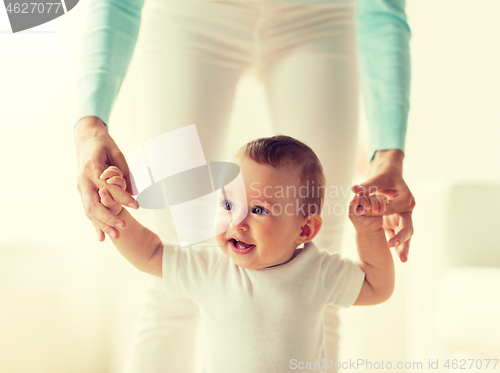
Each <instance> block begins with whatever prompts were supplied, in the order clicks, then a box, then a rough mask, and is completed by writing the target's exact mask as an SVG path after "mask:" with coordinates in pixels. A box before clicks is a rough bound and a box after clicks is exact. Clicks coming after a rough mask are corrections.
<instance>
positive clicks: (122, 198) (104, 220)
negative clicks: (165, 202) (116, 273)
mask: <svg viewBox="0 0 500 373" xmlns="http://www.w3.org/2000/svg"><path fill="white" fill-rule="evenodd" d="M73 132H74V137H75V147H76V158H77V163H78V171H77V188H78V191H79V192H80V196H81V199H82V204H83V207H84V209H85V215H86V216H87V218H88V219H89V220H90V221H92V224H93V225H94V227H95V230H96V232H97V238H98V240H99V241H104V239H105V237H106V236H105V234H104V233H107V234H108V235H110V236H111V237H114V238H119V237H120V233H119V232H118V230H117V229H116V228H121V229H124V228H125V227H126V223H125V221H124V220H123V219H120V218H118V217H117V216H116V215H114V214H112V213H111V211H109V210H108V209H107V208H106V207H104V205H102V204H101V199H100V197H99V188H102V187H103V186H104V185H106V182H105V180H101V179H100V178H99V176H100V175H101V174H102V172H103V171H104V170H105V169H106V168H107V167H108V166H116V167H118V168H119V169H120V170H121V171H122V172H123V177H124V178H125V180H126V182H127V189H126V190H121V192H120V193H118V194H117V195H116V196H113V197H114V198H115V200H116V201H117V202H119V203H121V204H122V205H124V206H129V207H132V208H135V209H137V208H138V206H137V204H136V202H135V199H134V198H133V197H132V196H131V194H133V192H132V187H131V183H130V173H129V168H128V165H127V161H126V160H125V157H124V155H123V153H122V152H121V151H120V149H118V146H117V145H116V143H115V142H114V140H113V139H112V138H111V136H110V135H109V133H108V130H107V128H106V126H105V125H104V123H103V122H102V121H101V120H100V119H99V118H97V117H90V116H89V117H84V118H82V119H80V120H79V121H78V123H77V125H76V126H75V128H74V131H73ZM120 225H121V226H120Z"/></svg>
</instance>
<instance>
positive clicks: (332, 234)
mask: <svg viewBox="0 0 500 373" xmlns="http://www.w3.org/2000/svg"><path fill="white" fill-rule="evenodd" d="M143 6H144V9H143ZM404 8H405V2H404V0H357V2H356V3H355V1H354V0H280V1H267V0H257V1H237V0H232V1H224V2H220V1H211V0H205V1H204V0H200V1H195V0H186V1H183V0H148V1H147V2H146V4H145V5H144V2H143V0H91V1H90V4H89V14H88V17H87V25H86V33H85V37H84V40H83V51H82V56H81V58H82V60H81V71H80V76H79V81H78V92H79V107H78V117H77V119H78V121H77V123H76V125H75V128H74V134H75V144H76V151H77V159H78V190H79V192H80V194H81V197H82V203H83V206H84V209H85V214H86V216H87V217H88V218H89V219H90V220H91V221H92V223H93V225H94V227H95V229H96V231H97V235H98V239H99V241H103V240H104V238H105V233H107V234H108V235H112V236H115V237H118V236H119V234H120V233H119V230H120V229H123V227H122V226H121V225H123V223H124V222H123V221H122V220H121V219H119V218H118V217H116V216H114V215H113V214H111V212H110V211H109V210H107V209H106V208H105V207H104V206H103V205H101V203H100V199H99V196H98V193H97V189H98V187H99V186H100V185H101V184H102V181H101V180H99V175H100V174H101V173H102V171H103V170H104V169H105V168H106V167H107V166H109V165H116V166H118V167H119V168H120V169H121V170H124V173H125V178H126V180H127V192H129V193H126V192H123V194H122V195H121V196H118V197H117V200H118V201H119V202H120V203H122V204H123V205H129V206H134V207H135V208H137V206H135V201H134V199H133V198H132V196H131V195H130V193H131V185H130V178H129V173H128V167H127V164H126V161H125V158H124V156H123V154H122V153H121V151H120V150H119V148H118V147H117V145H116V144H115V142H114V141H113V139H112V138H111V136H110V135H109V133H108V125H109V117H110V112H111V109H112V106H113V103H114V102H115V99H116V96H117V95H118V92H119V90H120V86H121V83H122V81H123V79H124V76H125V74H126V71H127V68H128V65H129V62H130V59H131V57H132V54H133V52H134V48H135V45H136V41H137V37H138V33H139V26H140V24H141V12H142V19H143V21H142V27H141V38H140V41H141V42H140V43H139V45H140V47H141V48H140V49H139V50H138V53H139V56H138V57H139V73H140V95H141V109H142V113H143V114H142V115H143V117H142V122H143V123H144V125H145V133H144V138H146V139H150V138H153V137H155V136H158V135H160V134H162V133H164V132H167V131H169V130H173V129H176V128H179V127H183V126H187V125H190V124H193V123H195V124H196V126H197V130H198V133H199V136H200V140H201V143H202V146H203V150H204V154H205V157H206V159H207V162H210V161H220V160H223V159H226V157H227V155H228V153H226V148H225V147H224V145H225V137H226V133H227V128H228V123H229V120H230V116H231V112H232V108H233V101H234V95H235V89H236V86H237V83H238V81H239V80H240V78H241V77H242V76H243V75H244V74H245V73H248V72H252V73H253V74H255V76H256V78H258V79H259V80H260V81H261V82H262V83H263V85H264V88H265V90H266V94H267V98H268V102H269V111H270V114H271V119H272V125H273V132H275V133H282V134H286V135H290V136H293V137H296V138H298V139H300V140H302V141H304V142H306V143H307V144H308V145H310V146H311V147H312V148H313V149H314V150H315V152H316V153H317V154H318V156H319V158H320V160H321V161H322V163H323V165H324V168H325V170H324V171H325V175H326V178H327V182H328V186H329V189H327V190H332V189H331V188H330V187H334V188H338V189H339V190H342V189H341V188H343V190H349V189H348V188H349V187H350V184H351V180H352V177H353V172H354V161H355V150H356V139H357V123H358V122H357V121H358V118H357V114H358V72H357V71H358V64H357V61H358V57H359V71H360V77H361V86H362V88H363V94H364V100H365V106H366V114H367V117H368V123H369V130H370V156H369V159H368V161H369V162H370V172H369V175H368V180H367V181H366V182H365V183H363V184H362V185H361V186H354V187H352V191H353V192H355V193H368V190H366V189H365V188H366V187H369V186H373V187H376V188H378V189H377V190H378V192H379V193H384V194H386V195H388V196H389V197H390V198H392V201H391V203H390V204H389V206H388V210H387V211H386V216H384V229H385V230H386V233H387V235H388V236H389V237H390V238H391V239H390V240H389V245H390V246H395V247H396V251H397V252H398V254H399V257H400V259H401V261H403V262H405V261H406V260H407V257H408V252H409V244H410V237H411V235H412V234H413V226H412V221H411V213H412V210H413V208H414V206H415V201H414V199H413V196H412V194H411V192H410V190H409V189H408V187H407V185H406V183H405V182H404V180H403V177H402V163H403V157H404V153H403V152H404V143H405V137H406V125H407V118H408V110H409V86H410V57H409V39H410V29H409V27H408V24H407V21H406V15H405V11H404ZM355 21H356V22H355ZM356 40H357V50H356ZM232 148H233V147H230V149H229V150H234V149H232ZM347 197H348V196H347V195H344V194H342V193H340V194H339V195H331V194H330V193H329V196H328V198H327V199H326V200H325V206H329V208H328V209H327V208H325V210H324V211H325V213H323V229H322V231H321V232H320V234H319V235H318V236H317V238H316V239H315V242H316V244H317V245H318V247H320V248H325V249H327V250H330V251H339V250H340V241H341V233H342V226H343V223H344V221H345V212H344V210H345V209H340V208H338V207H339V205H343V206H346V204H347V200H348V198H347ZM155 218H156V227H155V230H156V232H157V233H158V234H159V235H160V237H162V238H163V239H168V240H176V239H177V237H176V233H175V229H174V225H173V222H172V219H171V216H170V214H169V212H168V210H161V211H155ZM125 229H126V227H125ZM197 321H198V309H197V307H196V306H195V305H194V304H193V303H192V302H191V301H190V300H188V299H181V298H176V299H173V298H167V296H166V295H165V293H164V291H163V286H162V283H161V281H159V280H156V279H151V283H150V285H149V287H148V290H147V294H146V298H145V302H144V304H143V306H142V309H141V313H140V317H139V323H138V325H137V328H136V334H135V337H134V341H133V343H132V347H131V354H130V355H129V359H128V362H127V364H126V370H127V372H134V373H135V372H137V373H139V372H141V373H153V372H158V373H160V372H175V373H184V372H192V371H193V367H194V365H195V362H196V360H197V358H198V357H197V355H193V354H194V353H195V352H197V350H196V349H195V348H193V345H192V343H193V341H196V337H195V336H196V330H197ZM324 324H325V353H326V358H328V359H329V360H333V361H337V350H338V334H337V329H338V316H337V310H336V309H335V308H333V307H329V308H327V310H325V315H324ZM284 368H285V369H286V368H287V367H284Z"/></svg>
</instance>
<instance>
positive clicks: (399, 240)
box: [388, 213, 413, 246]
mask: <svg viewBox="0 0 500 373" xmlns="http://www.w3.org/2000/svg"><path fill="white" fill-rule="evenodd" d="M399 215H400V221H399V224H398V229H397V234H396V235H395V236H394V237H392V238H391V239H390V240H389V242H388V244H389V246H399V245H402V244H403V243H404V242H406V241H408V240H409V239H410V238H411V236H412V235H413V223H412V221H411V213H404V214H399Z"/></svg>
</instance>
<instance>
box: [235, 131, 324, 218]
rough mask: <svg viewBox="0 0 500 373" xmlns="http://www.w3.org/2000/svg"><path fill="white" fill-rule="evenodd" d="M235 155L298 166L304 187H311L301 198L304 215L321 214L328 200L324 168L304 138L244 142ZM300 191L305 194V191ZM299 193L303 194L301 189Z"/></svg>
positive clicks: (281, 137) (263, 139) (279, 165)
mask: <svg viewBox="0 0 500 373" xmlns="http://www.w3.org/2000/svg"><path fill="white" fill-rule="evenodd" d="M235 155H236V156H247V157H249V158H250V159H252V160H253V161H254V162H257V163H259V164H267V165H270V166H272V167H274V168H279V167H282V166H291V167H294V168H296V169H297V170H298V174H299V178H300V187H306V188H307V194H306V197H302V196H300V197H299V200H300V201H301V203H303V204H304V205H305V209H304V210H305V213H304V215H312V214H318V215H321V210H322V207H323V202H324V199H325V176H324V174H323V167H322V166H321V162H320V161H319V159H318V157H317V156H316V154H315V153H314V151H313V150H312V149H311V148H310V147H309V146H307V145H306V144H304V143H303V142H302V141H299V140H297V139H294V138H293V137H290V136H285V135H276V136H271V137H262V138H259V139H256V140H253V141H250V142H249V143H247V144H245V145H243V146H242V147H241V148H239V149H238V150H237V151H236V152H235ZM300 190H301V189H299V191H300ZM300 194H301V195H303V193H300ZM297 195H299V193H298V192H297ZM304 210H302V211H304Z"/></svg>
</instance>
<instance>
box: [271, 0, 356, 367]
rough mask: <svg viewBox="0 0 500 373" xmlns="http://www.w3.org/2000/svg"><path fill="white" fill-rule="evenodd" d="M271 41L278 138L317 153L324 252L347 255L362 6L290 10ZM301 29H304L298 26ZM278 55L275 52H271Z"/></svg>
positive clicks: (332, 338) (330, 313)
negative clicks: (357, 11)
mask: <svg viewBox="0 0 500 373" xmlns="http://www.w3.org/2000/svg"><path fill="white" fill-rule="evenodd" d="M280 14H281V15H282V17H280V18H279V19H280V22H281V23H282V25H280V27H278V25H275V26H273V27H272V26H271V25H270V26H269V27H270V29H273V30H284V31H280V32H276V31H275V32H273V33H272V35H273V38H272V39H269V43H268V44H266V48H268V49H269V51H270V52H269V53H268V54H267V59H264V61H263V62H264V69H263V72H262V79H263V80H264V85H265V87H266V92H267V96H268V100H269V110H270V115H271V119H272V122H273V125H274V132H275V133H281V134H285V135H289V136H292V137H296V138H297V139H299V140H301V141H304V142H305V143H306V144H308V145H309V146H311V148H312V149H313V150H314V151H315V152H316V154H317V155H318V157H319V159H320V161H321V162H322V164H323V168H324V172H325V176H326V179H327V180H326V181H327V185H326V186H327V189H326V199H325V207H324V209H323V213H322V218H323V227H322V229H321V231H320V233H319V234H318V236H317V237H316V238H315V240H314V241H315V242H316V244H317V246H318V248H319V249H327V250H329V251H331V252H334V251H340V244H341V237H342V229H343V224H344V222H345V220H346V214H347V203H348V200H349V197H350V194H351V192H350V184H351V181H352V177H353V173H354V164H355V154H356V140H357V121H358V78H357V63H356V52H355V25H354V18H353V16H354V7H352V6H343V7H339V6H335V5H331V6H290V7H289V8H288V9H287V10H286V11H283V10H282V11H281V12H280ZM294 25H296V27H294ZM271 51H273V52H271ZM324 325H325V352H326V358H327V359H329V360H333V361H334V362H336V361H338V358H337V357H338V355H337V352H338V340H339V335H338V325H339V322H338V315H337V309H336V308H334V307H331V306H329V307H328V308H327V310H326V311H325V313H324Z"/></svg>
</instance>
